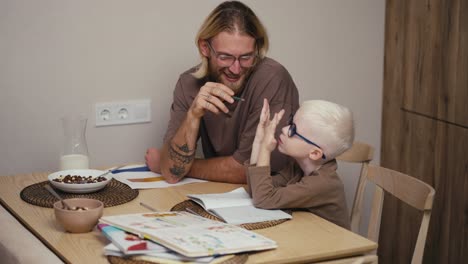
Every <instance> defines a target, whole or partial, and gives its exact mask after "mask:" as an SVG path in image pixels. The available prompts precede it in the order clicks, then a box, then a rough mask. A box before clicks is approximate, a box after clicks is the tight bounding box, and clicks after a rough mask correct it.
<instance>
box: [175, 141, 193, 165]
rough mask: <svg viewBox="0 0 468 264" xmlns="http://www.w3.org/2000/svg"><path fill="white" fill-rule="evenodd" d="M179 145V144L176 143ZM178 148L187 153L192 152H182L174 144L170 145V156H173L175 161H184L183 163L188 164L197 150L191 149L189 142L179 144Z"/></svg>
mask: <svg viewBox="0 0 468 264" xmlns="http://www.w3.org/2000/svg"><path fill="white" fill-rule="evenodd" d="M176 146H177V145H176ZM177 148H178V149H179V150H181V151H183V152H185V153H190V152H192V153H190V154H181V153H179V152H177V150H176V149H175V148H174V147H173V146H172V145H170V146H169V156H170V158H171V160H172V161H174V162H177V163H179V162H182V163H183V164H188V163H190V162H192V160H193V158H194V157H195V151H194V150H189V148H188V147H187V144H184V145H183V146H177Z"/></svg>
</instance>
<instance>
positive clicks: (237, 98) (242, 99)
mask: <svg viewBox="0 0 468 264" xmlns="http://www.w3.org/2000/svg"><path fill="white" fill-rule="evenodd" d="M232 98H233V99H234V100H236V101H245V99H244V98H241V97H238V96H233V97H232Z"/></svg>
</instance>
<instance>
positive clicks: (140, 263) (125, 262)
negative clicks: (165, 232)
mask: <svg viewBox="0 0 468 264" xmlns="http://www.w3.org/2000/svg"><path fill="white" fill-rule="evenodd" d="M248 258H249V254H236V255H234V256H233V257H232V258H229V259H226V260H224V261H220V262H217V261H216V260H214V261H213V262H215V263H216V264H243V263H245V262H246V261H247V259H248ZM107 260H108V261H109V263H111V264H153V263H159V262H153V261H151V262H150V261H146V260H140V259H135V257H128V258H123V257H117V256H107ZM164 263H167V262H166V261H164Z"/></svg>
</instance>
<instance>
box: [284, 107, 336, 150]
mask: <svg viewBox="0 0 468 264" xmlns="http://www.w3.org/2000/svg"><path fill="white" fill-rule="evenodd" d="M293 118H294V115H291V117H290V118H289V122H288V125H289V130H288V137H292V136H294V135H297V136H298V137H300V138H301V139H302V140H304V141H305V142H307V143H309V144H311V145H314V146H316V147H317V148H319V149H321V150H322V159H326V158H327V157H326V156H325V153H324V152H323V149H322V148H321V147H320V146H319V145H317V144H315V143H314V142H312V141H310V140H308V139H307V138H305V137H304V136H302V135H301V134H299V133H297V130H296V129H297V128H296V124H294V121H293Z"/></svg>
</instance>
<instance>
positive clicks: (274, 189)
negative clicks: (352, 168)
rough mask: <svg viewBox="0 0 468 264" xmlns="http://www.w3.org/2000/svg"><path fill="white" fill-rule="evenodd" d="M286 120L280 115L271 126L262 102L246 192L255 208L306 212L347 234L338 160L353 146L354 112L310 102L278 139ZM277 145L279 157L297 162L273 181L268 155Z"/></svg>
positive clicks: (295, 116) (278, 114)
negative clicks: (345, 231) (277, 130)
mask: <svg viewBox="0 0 468 264" xmlns="http://www.w3.org/2000/svg"><path fill="white" fill-rule="evenodd" d="M283 114H284V111H283V110H281V111H280V112H278V113H275V115H274V116H273V118H272V119H271V120H270V110H269V104H268V101H267V100H266V99H265V100H264V102H263V108H262V112H261V114H260V122H259V123H258V126H257V131H256V134H255V139H254V143H253V146H252V154H251V159H250V164H251V165H250V166H249V167H248V168H247V183H248V191H249V193H250V194H251V195H252V198H253V203H254V205H255V206H256V207H259V208H263V209H305V210H308V211H310V212H312V213H314V214H316V215H318V216H320V217H322V218H325V219H327V220H329V221H331V222H333V223H335V224H337V225H339V226H342V227H344V228H347V229H349V216H348V210H347V207H346V200H345V194H344V188H343V183H342V182H341V180H340V178H339V177H338V175H337V173H336V169H337V164H336V160H335V157H336V156H338V155H340V154H341V153H343V152H344V151H346V150H347V149H348V148H350V147H351V145H352V143H353V139H354V125H353V116H352V113H351V111H350V110H349V109H347V108H346V107H343V106H340V105H337V104H334V103H331V102H327V101H321V100H311V101H306V102H304V103H303V104H302V105H301V107H300V108H299V110H298V111H297V112H296V114H295V115H294V116H292V118H291V119H290V121H289V125H288V126H285V127H283V129H282V130H281V134H280V135H279V137H278V138H277V139H275V135H274V133H275V129H276V126H277V125H278V123H279V121H280V120H281V118H282V117H283ZM277 145H278V150H279V151H280V152H281V153H283V154H286V155H288V156H290V157H292V158H293V159H294V160H292V161H291V162H290V163H289V164H288V165H287V166H286V167H285V168H284V169H283V170H281V171H280V172H279V173H278V174H277V175H274V176H270V154H271V152H272V151H273V150H274V149H275V148H276V146H277Z"/></svg>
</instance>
